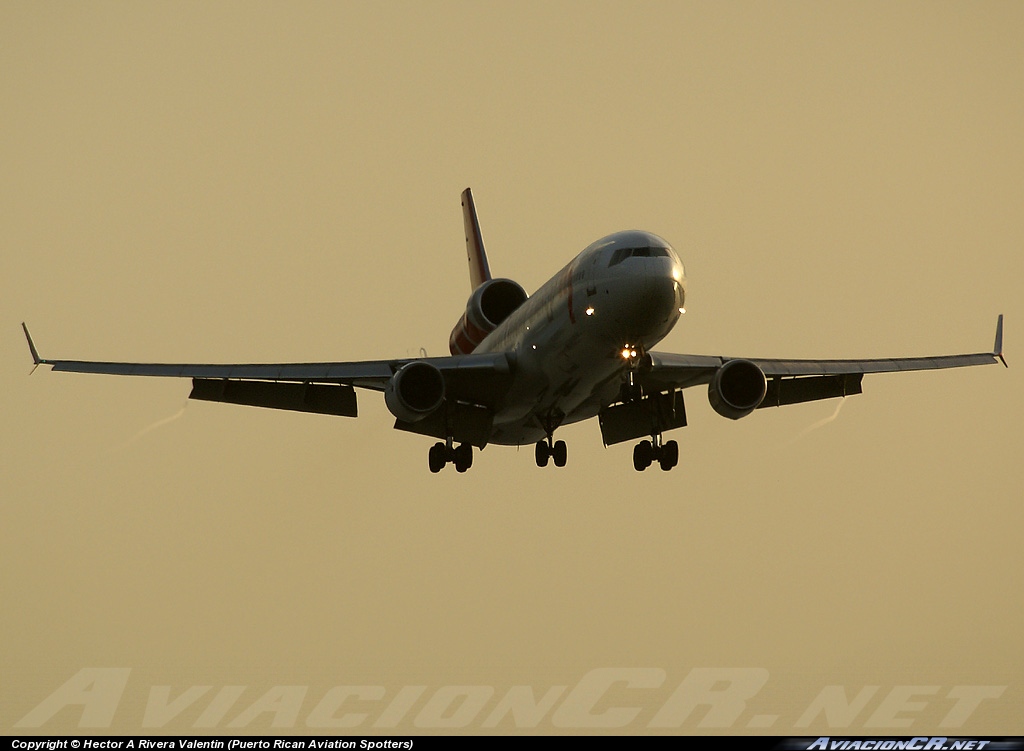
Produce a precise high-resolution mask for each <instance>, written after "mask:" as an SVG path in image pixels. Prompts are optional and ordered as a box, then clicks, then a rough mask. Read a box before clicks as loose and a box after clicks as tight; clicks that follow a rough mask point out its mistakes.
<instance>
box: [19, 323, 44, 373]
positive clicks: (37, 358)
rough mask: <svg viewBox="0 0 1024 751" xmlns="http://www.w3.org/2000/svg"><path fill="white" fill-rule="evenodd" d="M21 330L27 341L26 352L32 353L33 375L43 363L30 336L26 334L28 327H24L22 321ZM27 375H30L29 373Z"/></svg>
mask: <svg viewBox="0 0 1024 751" xmlns="http://www.w3.org/2000/svg"><path fill="white" fill-rule="evenodd" d="M21 328H22V329H24V331H25V338H26V339H27V340H28V351H29V352H31V353H32V362H33V363H35V365H34V366H33V368H32V373H35V372H36V368H38V367H39V365H40V363H42V362H44V360H43V358H41V357H40V356H39V351H38V350H37V349H36V345H35V342H33V341H32V335H31V334H30V333H28V326H26V325H25V322H24V321H22V322H21ZM29 375H31V373H30V374H29Z"/></svg>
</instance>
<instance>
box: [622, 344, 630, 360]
mask: <svg viewBox="0 0 1024 751" xmlns="http://www.w3.org/2000/svg"><path fill="white" fill-rule="evenodd" d="M622 359H623V360H628V359H629V347H626V348H625V349H623V350H622Z"/></svg>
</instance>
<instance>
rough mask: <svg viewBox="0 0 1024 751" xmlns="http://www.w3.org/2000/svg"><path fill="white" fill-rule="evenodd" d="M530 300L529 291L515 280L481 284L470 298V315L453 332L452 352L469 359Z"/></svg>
mask: <svg viewBox="0 0 1024 751" xmlns="http://www.w3.org/2000/svg"><path fill="white" fill-rule="evenodd" d="M527 297H529V295H527V294H526V290H524V289H523V288H522V287H521V286H519V285H518V284H516V283H515V282H513V281H512V280H511V279H491V280H489V281H486V282H484V283H483V284H481V285H480V286H479V287H477V288H476V289H475V290H473V294H472V295H470V296H469V302H468V303H466V312H465V313H464V314H463V316H462V318H460V319H459V322H458V323H457V324H455V328H454V329H452V334H451V336H450V337H449V338H448V350H449V351H450V352H451V353H452V354H453V355H468V354H469V353H470V352H472V351H473V350H474V349H476V347H477V345H478V344H480V342H482V341H483V340H484V337H485V336H487V335H488V334H490V333H491V332H492V331H494V330H495V329H496V328H498V326H499V325H501V322H502V321H504V320H505V319H506V318H508V317H509V316H510V315H512V312H513V311H514V310H515V309H516V308H518V307H519V306H520V305H522V304H523V303H524V302H526V299H527Z"/></svg>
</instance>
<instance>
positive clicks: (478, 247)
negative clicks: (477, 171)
mask: <svg viewBox="0 0 1024 751" xmlns="http://www.w3.org/2000/svg"><path fill="white" fill-rule="evenodd" d="M462 223H463V225H464V226H465V228H466V256H467V258H468V259H469V283H470V284H471V285H472V287H473V289H476V288H477V287H479V286H480V285H481V284H483V283H484V282H486V281H490V279H491V269H490V267H489V266H488V265H487V251H485V250H484V237H483V235H482V234H480V221H479V220H478V219H477V218H476V206H475V205H474V204H473V191H472V190H470V189H469V188H466V189H465V190H464V191H462Z"/></svg>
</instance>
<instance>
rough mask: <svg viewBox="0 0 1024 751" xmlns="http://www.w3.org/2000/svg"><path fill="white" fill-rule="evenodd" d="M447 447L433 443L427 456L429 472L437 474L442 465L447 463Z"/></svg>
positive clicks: (442, 467)
mask: <svg viewBox="0 0 1024 751" xmlns="http://www.w3.org/2000/svg"><path fill="white" fill-rule="evenodd" d="M447 449H448V447H447V446H445V445H444V444H443V443H435V444H434V445H433V446H431V447H430V452H429V453H428V454H427V463H428V464H429V465H430V471H431V472H433V473H434V474H437V473H438V472H440V471H441V470H442V469H444V465H445V464H447V463H448V456H447V453H448V451H447Z"/></svg>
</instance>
